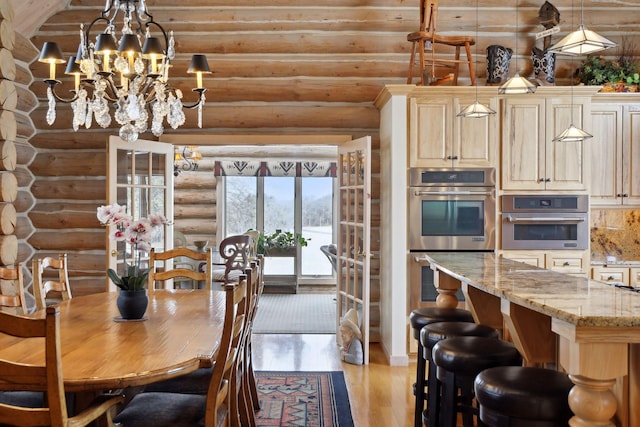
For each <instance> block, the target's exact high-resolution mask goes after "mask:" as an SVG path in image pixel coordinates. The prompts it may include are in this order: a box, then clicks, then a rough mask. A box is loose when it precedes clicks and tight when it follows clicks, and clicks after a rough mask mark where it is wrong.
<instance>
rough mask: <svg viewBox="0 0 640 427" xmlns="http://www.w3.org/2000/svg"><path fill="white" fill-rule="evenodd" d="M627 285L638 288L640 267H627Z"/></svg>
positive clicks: (639, 284)
mask: <svg viewBox="0 0 640 427" xmlns="http://www.w3.org/2000/svg"><path fill="white" fill-rule="evenodd" d="M629 285H630V286H633V287H634V288H640V268H638V267H631V268H630V269H629Z"/></svg>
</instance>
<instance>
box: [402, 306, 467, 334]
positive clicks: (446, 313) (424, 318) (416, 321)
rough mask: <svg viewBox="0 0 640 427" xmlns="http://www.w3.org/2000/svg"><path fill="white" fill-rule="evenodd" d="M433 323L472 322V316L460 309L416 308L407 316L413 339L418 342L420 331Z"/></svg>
mask: <svg viewBox="0 0 640 427" xmlns="http://www.w3.org/2000/svg"><path fill="white" fill-rule="evenodd" d="M435 322H473V315H472V314H471V312H470V311H468V310H463V309H461V308H444V307H424V308H417V309H415V310H413V311H412V312H411V314H410V315H409V323H411V327H412V328H413V337H414V338H415V339H417V340H418V341H419V340H420V331H421V330H422V328H424V327H425V326H427V325H428V324H430V323H435Z"/></svg>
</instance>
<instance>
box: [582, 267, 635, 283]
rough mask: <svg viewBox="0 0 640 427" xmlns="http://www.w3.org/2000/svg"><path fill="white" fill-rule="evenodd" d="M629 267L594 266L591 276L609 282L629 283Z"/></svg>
mask: <svg viewBox="0 0 640 427" xmlns="http://www.w3.org/2000/svg"><path fill="white" fill-rule="evenodd" d="M629 270H630V269H629V267H592V268H591V278H592V279H594V280H599V281H601V282H607V283H622V284H623V285H628V284H629V273H630V271H629Z"/></svg>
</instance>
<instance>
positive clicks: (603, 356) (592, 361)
mask: <svg viewBox="0 0 640 427" xmlns="http://www.w3.org/2000/svg"><path fill="white" fill-rule="evenodd" d="M551 327H552V330H553V331H554V332H555V333H557V334H558V335H559V336H560V340H559V350H560V351H559V358H560V365H561V366H562V367H563V368H564V369H565V370H566V372H567V373H568V374H569V378H570V379H571V381H572V382H573V383H574V384H575V386H574V387H573V388H572V389H571V392H570V393H569V406H570V407H571V410H572V411H573V413H574V414H575V416H574V417H573V418H571V420H569V425H570V426H572V427H587V426H603V427H605V426H606V427H614V426H615V424H614V423H613V421H612V419H613V417H614V416H615V415H616V412H619V416H620V418H622V419H621V420H620V421H621V422H622V425H629V420H626V418H627V414H628V411H629V408H628V407H624V406H622V407H620V408H618V402H617V398H616V395H615V394H614V393H613V390H612V389H613V386H614V385H615V383H616V378H619V377H624V376H626V375H627V374H628V373H629V368H628V367H629V344H628V338H625V337H623V336H621V337H620V342H606V343H603V342H602V334H603V333H605V334H606V333H609V334H610V333H611V332H612V331H610V330H608V331H607V330H605V331H603V330H599V328H596V327H593V328H590V327H579V326H576V325H572V324H569V323H566V322H563V321H561V320H558V319H552V323H551ZM598 341H599V342H598ZM611 341H615V340H614V339H612V340H611Z"/></svg>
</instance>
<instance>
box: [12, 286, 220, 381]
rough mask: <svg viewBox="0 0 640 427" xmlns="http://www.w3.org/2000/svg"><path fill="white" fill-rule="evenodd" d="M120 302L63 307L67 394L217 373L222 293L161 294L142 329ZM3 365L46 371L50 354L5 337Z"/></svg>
mask: <svg viewBox="0 0 640 427" xmlns="http://www.w3.org/2000/svg"><path fill="white" fill-rule="evenodd" d="M117 296H118V295H117V293H116V292H104V293H98V294H92V295H86V296H79V297H74V298H72V299H70V300H68V301H64V302H62V303H60V341H61V348H62V370H63V379H64V385H65V390H66V391H67V392H98V391H103V390H116V389H123V388H127V387H137V386H142V385H145V384H149V383H152V382H156V381H160V380H164V379H168V378H173V377H176V376H179V375H184V374H186V373H189V372H192V371H195V370H196V369H198V368H200V367H207V366H211V365H212V363H213V360H214V356H215V353H216V350H217V348H218V345H219V343H220V338H221V336H222V327H223V323H224V312H225V294H224V292H222V291H218V290H214V291H207V290H156V291H154V292H152V293H150V294H149V306H148V308H147V311H146V314H145V317H144V318H143V319H142V320H138V321H123V320H122V319H121V318H119V313H118V309H117V307H116V298H117ZM33 315H34V316H44V313H34V314H33ZM5 358H6V359H18V360H21V361H22V362H24V363H30V362H39V363H42V361H43V360H44V346H43V345H42V343H41V342H40V343H38V342H35V341H25V340H21V341H20V342H17V340H16V339H14V338H9V337H7V336H0V359H5Z"/></svg>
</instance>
